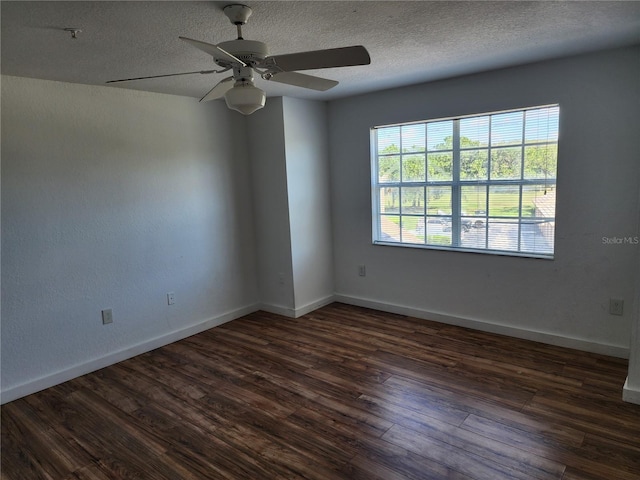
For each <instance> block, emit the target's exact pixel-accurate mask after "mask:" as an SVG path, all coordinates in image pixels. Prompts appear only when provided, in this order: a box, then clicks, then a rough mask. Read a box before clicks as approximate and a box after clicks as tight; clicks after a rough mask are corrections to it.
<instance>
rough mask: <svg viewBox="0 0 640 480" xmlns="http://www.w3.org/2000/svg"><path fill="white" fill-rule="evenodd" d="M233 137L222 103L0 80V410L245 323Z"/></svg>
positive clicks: (249, 243) (245, 257)
mask: <svg viewBox="0 0 640 480" xmlns="http://www.w3.org/2000/svg"><path fill="white" fill-rule="evenodd" d="M245 135H246V132H245V122H244V118H243V117H242V116H241V115H237V114H235V113H234V112H230V111H228V110H227V109H226V107H225V106H224V104H222V103H221V102H214V103H211V104H207V105H203V104H198V102H196V101H194V100H193V99H190V98H182V97H176V96H169V95H160V94H151V93H143V92H137V91H131V90H122V89H114V88H105V87H91V86H82V85H73V84H65V83H58V82H50V81H42V80H33V79H27V78H15V77H6V76H4V77H2V257H1V258H2V392H3V398H2V400H3V401H5V402H6V401H9V400H11V399H12V398H16V397H17V396H20V395H21V394H24V393H30V392H31V391H34V390H37V389H38V388H45V387H47V386H49V385H52V384H55V383H58V382H60V381H63V380H66V379H68V378H72V377H73V376H76V375H79V374H82V373H85V372H86V371H90V370H92V369H95V368H99V367H101V366H104V365H106V364H109V363H113V362H114V361H117V360H120V359H122V358H126V357H128V356H132V355H134V354H136V353H140V352H141V351H145V350H148V349H150V348H153V347H155V346H158V345H160V344H164V343H168V342H170V341H173V340H175V339H177V338H180V337H181V336H184V335H187V334H191V333H195V332H196V331H198V330H202V329H204V328H208V327H210V326H212V325H215V324H218V323H220V322H222V321H225V320H229V319H231V318H235V317H237V316H240V315H241V314H244V313H247V312H248V311H252V310H254V309H255V308H256V305H257V301H258V298H257V285H256V281H255V254H254V251H255V250H254V231H253V223H252V222H253V211H252V205H251V195H252V193H251V188H250V182H249V165H248V151H247V148H246V144H245V142H244V139H245ZM167 292H175V295H176V303H175V305H173V306H168V305H167V301H166V293H167ZM106 308H111V309H113V318H114V321H113V323H112V324H110V325H105V326H103V325H102V321H101V314H100V312H101V310H102V309H106Z"/></svg>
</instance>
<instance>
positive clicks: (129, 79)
mask: <svg viewBox="0 0 640 480" xmlns="http://www.w3.org/2000/svg"><path fill="white" fill-rule="evenodd" d="M194 73H202V74H207V73H217V71H216V70H198V71H196V72H183V73H168V74H166V75H151V76H150V77H136V78H123V79H121V80H109V81H107V82H105V83H118V82H131V81H133V80H147V79H148V78H162V77H177V76H179V75H193V74H194Z"/></svg>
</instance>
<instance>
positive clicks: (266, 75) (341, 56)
mask: <svg viewBox="0 0 640 480" xmlns="http://www.w3.org/2000/svg"><path fill="white" fill-rule="evenodd" d="M223 11H224V14H225V15H226V16H227V17H228V18H229V20H230V21H231V23H232V24H233V25H235V26H236V28H237V32H238V38H237V39H236V40H230V41H227V42H222V43H219V44H218V45H213V44H211V43H206V42H201V41H199V40H194V39H191V38H187V37H178V38H180V40H183V41H185V42H187V43H189V44H191V45H193V46H194V47H196V48H198V49H200V50H202V51H203V52H206V53H208V54H209V55H211V56H212V57H213V61H214V62H215V64H216V65H218V66H219V67H222V69H221V70H199V71H195V72H184V73H170V74H167V75H153V76H149V77H137V78H125V79H121V80H110V81H108V82H107V83H117V82H130V81H133V80H145V79H149V78H161V77H173V76H178V75H191V74H195V73H200V74H209V73H223V72H227V71H232V73H233V75H232V76H230V77H227V78H224V79H223V80H220V82H218V83H217V84H216V85H215V86H214V87H213V88H212V89H211V90H209V92H208V93H207V94H206V95H205V96H204V97H202V98H201V99H200V101H201V102H202V101H208V100H215V99H217V98H222V97H224V98H225V101H226V103H227V106H228V107H229V108H230V109H232V110H237V111H238V112H240V113H242V114H244V115H249V114H251V113H253V112H255V111H256V110H258V109H260V108H262V107H264V103H265V99H266V95H265V93H264V91H263V90H261V89H259V88H257V87H256V86H255V85H254V83H253V81H254V76H253V72H254V71H255V72H257V73H258V74H259V75H260V76H261V78H263V79H264V80H270V81H272V82H279V83H284V84H287V85H294V86H297V87H303V88H310V89H312V90H318V91H325V90H329V89H330V88H332V87H335V86H336V85H337V84H338V82H337V81H335V80H329V79H326V78H321V77H316V76H312V75H306V74H303V73H298V72H297V70H313V69H318V68H333V67H350V66H355V65H368V64H370V63H371V58H370V57H369V53H368V52H367V49H366V48H364V47H363V46H361V45H358V46H352V47H342V48H330V49H325V50H313V51H309V52H300V53H290V54H285V55H269V50H268V48H267V45H266V44H265V43H263V42H259V41H256V40H245V39H244V38H242V25H244V24H246V23H247V20H248V19H249V16H250V15H251V13H252V11H251V8H249V7H248V6H246V5H241V4H231V5H227V6H226V7H224V9H223Z"/></svg>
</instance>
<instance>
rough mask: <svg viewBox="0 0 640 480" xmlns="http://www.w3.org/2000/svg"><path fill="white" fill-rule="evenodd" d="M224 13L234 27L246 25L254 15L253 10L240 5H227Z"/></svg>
mask: <svg viewBox="0 0 640 480" xmlns="http://www.w3.org/2000/svg"><path fill="white" fill-rule="evenodd" d="M222 11H223V12H224V14H225V15H226V16H227V18H228V19H229V20H231V23H233V24H234V25H244V24H245V23H247V20H248V19H249V17H250V16H251V13H252V12H251V8H249V7H248V6H246V5H242V4H239V3H233V4H231V5H227V6H226V7H224V9H223V10H222Z"/></svg>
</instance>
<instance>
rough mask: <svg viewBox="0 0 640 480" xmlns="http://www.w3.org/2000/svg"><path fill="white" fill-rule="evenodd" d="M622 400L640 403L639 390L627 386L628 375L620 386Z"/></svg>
mask: <svg viewBox="0 0 640 480" xmlns="http://www.w3.org/2000/svg"><path fill="white" fill-rule="evenodd" d="M622 400H624V401H625V402H629V403H635V404H637V405H640V390H639V389H637V388H631V387H629V377H627V380H626V381H625V382H624V387H622Z"/></svg>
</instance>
